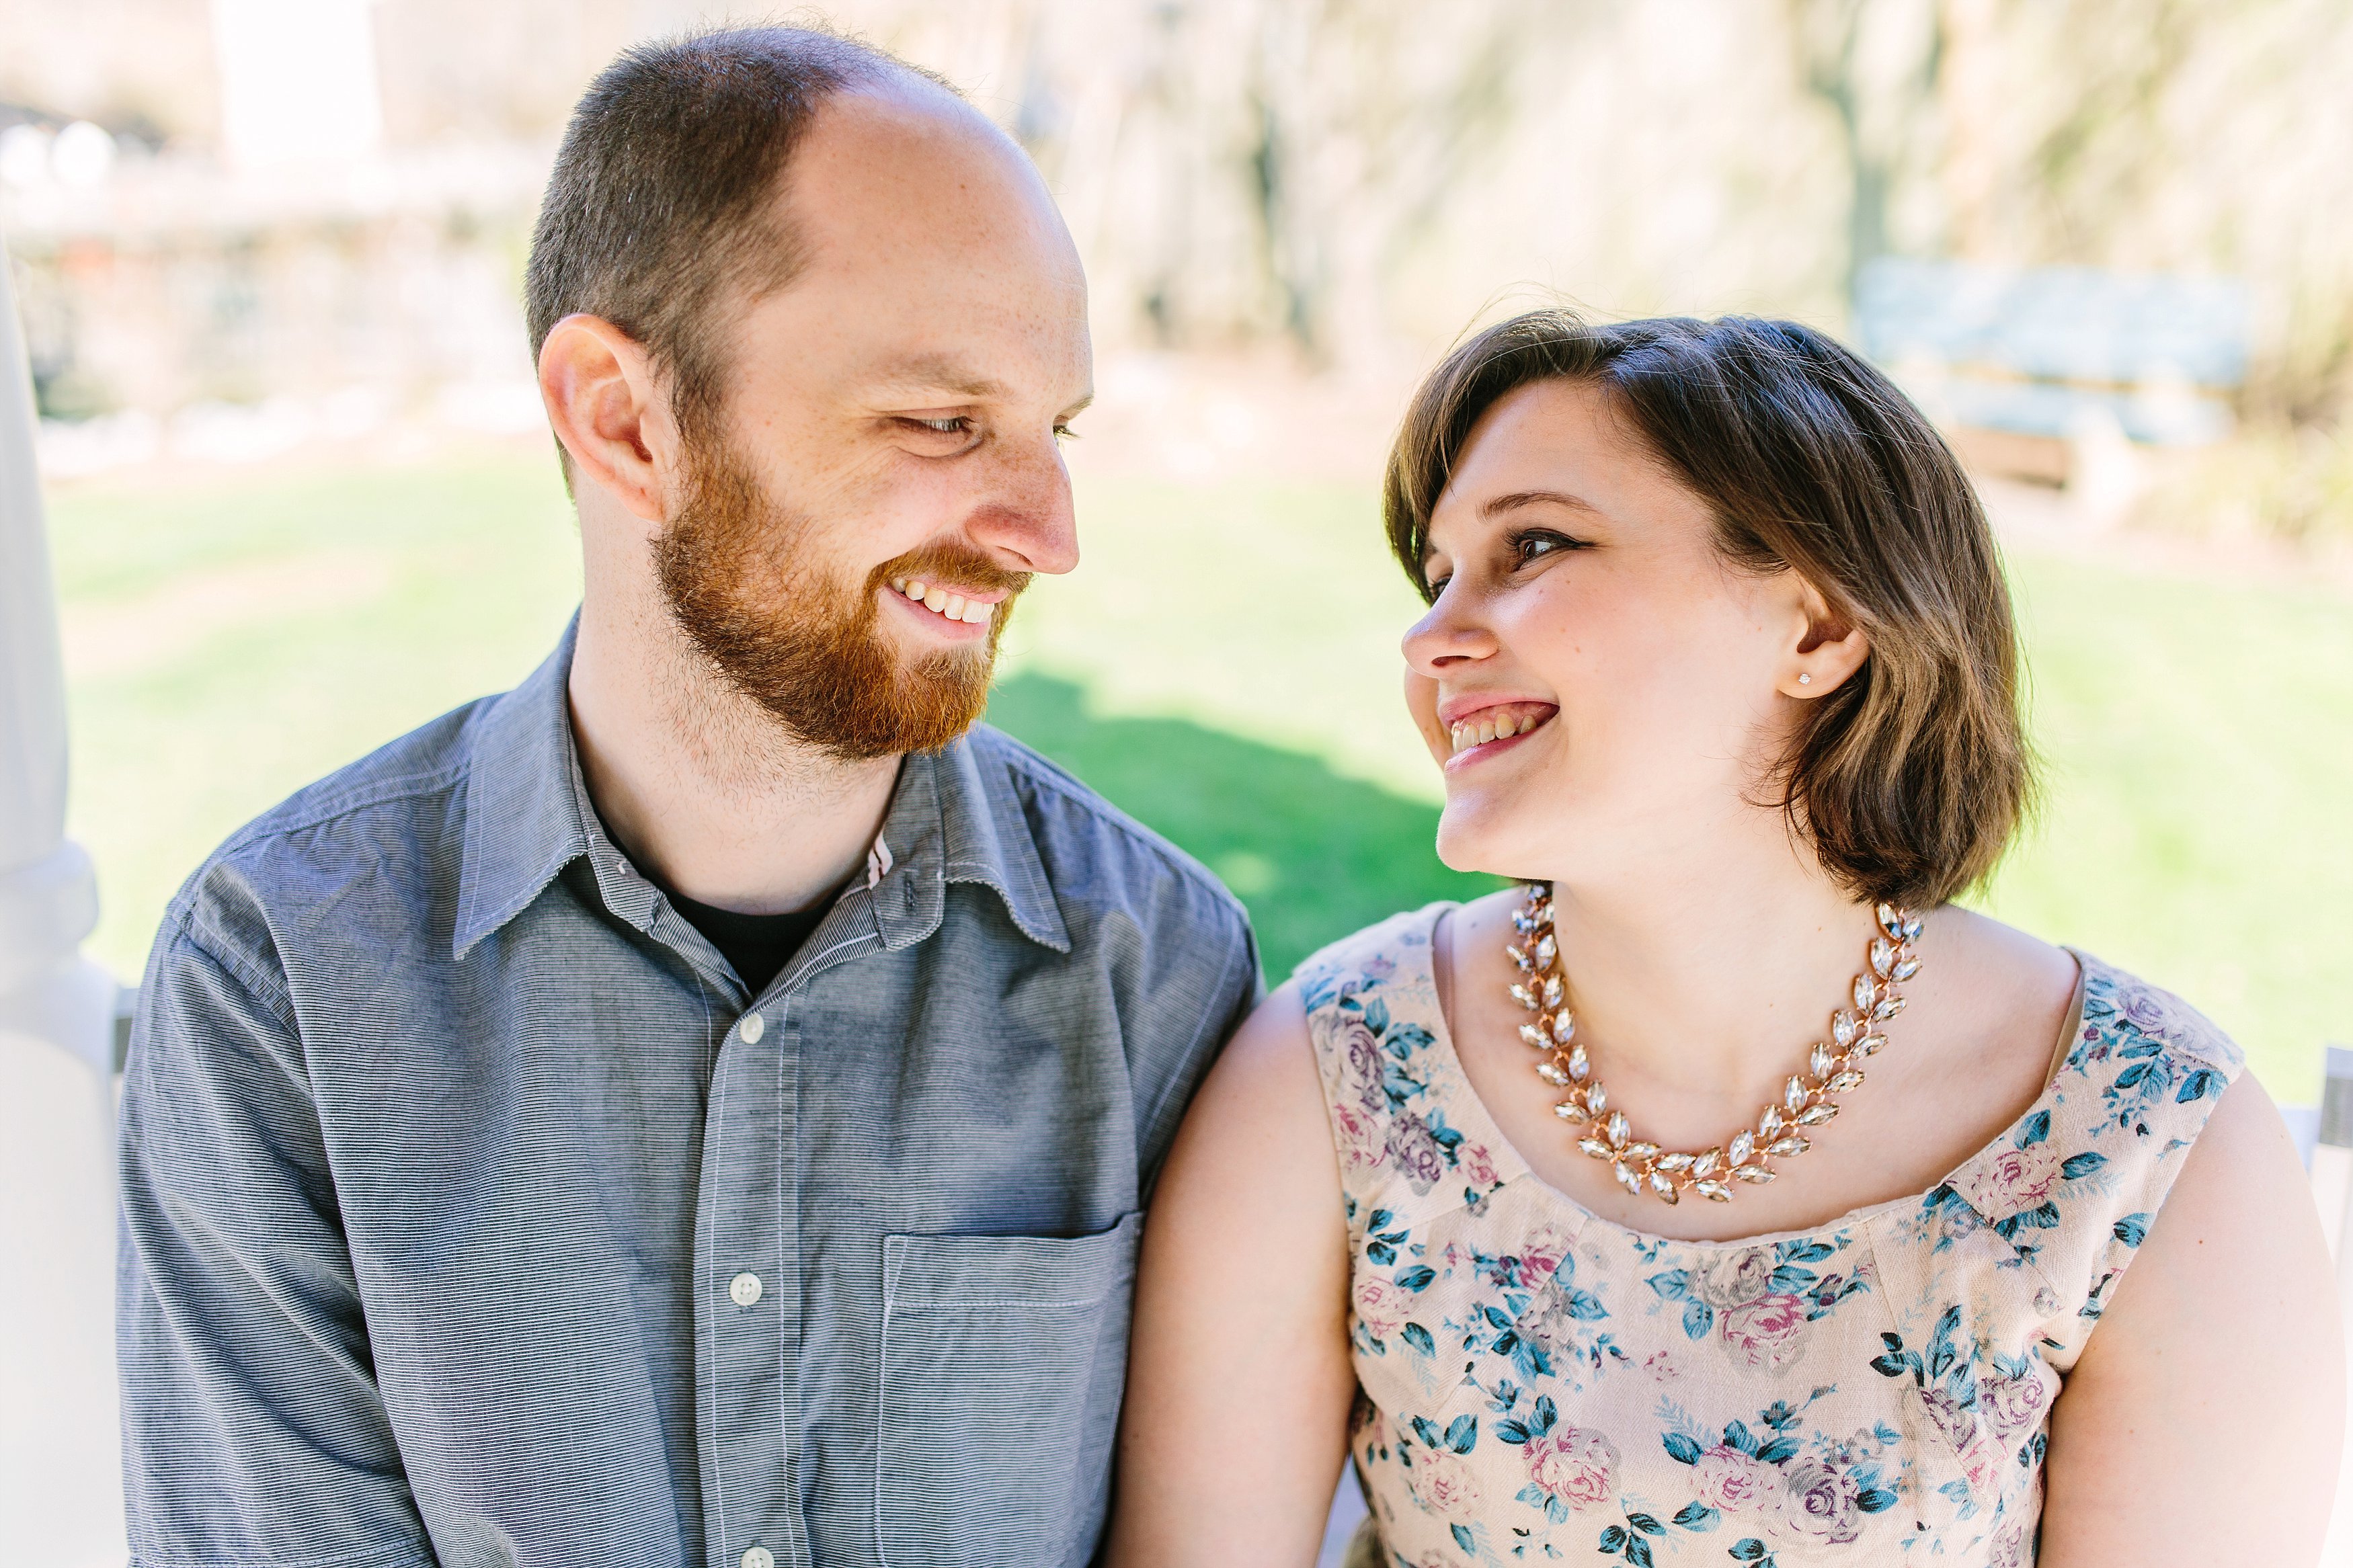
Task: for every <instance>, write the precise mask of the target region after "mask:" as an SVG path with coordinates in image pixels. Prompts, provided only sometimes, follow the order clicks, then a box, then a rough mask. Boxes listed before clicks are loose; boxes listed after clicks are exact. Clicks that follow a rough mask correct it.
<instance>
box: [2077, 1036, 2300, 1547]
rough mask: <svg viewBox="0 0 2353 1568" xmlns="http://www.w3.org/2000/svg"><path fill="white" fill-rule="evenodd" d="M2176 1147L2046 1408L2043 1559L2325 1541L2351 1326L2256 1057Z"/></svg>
mask: <svg viewBox="0 0 2353 1568" xmlns="http://www.w3.org/2000/svg"><path fill="white" fill-rule="evenodd" d="M2187 1160H2188V1163H2186V1164H2185V1165H2184V1166H2183V1167H2182V1171H2181V1174H2180V1175H2179V1177H2178V1178H2176V1180H2175V1182H2174V1184H2173V1190H2172V1192H2171V1194H2169V1195H2168V1197H2167V1199H2166V1201H2165V1205H2164V1206H2163V1207H2162V1208H2160V1209H2159V1210H2158V1215H2157V1220H2156V1223H2155V1224H2154V1225H2153V1226H2151V1227H2150V1229H2149V1233H2148V1238H2147V1240H2146V1241H2145V1242H2143V1243H2142V1244H2141V1247H2140V1255H2139V1257H2138V1258H2136V1259H2135V1260H2134V1262H2133V1266H2132V1268H2130V1269H2129V1270H2127V1271H2126V1274H2125V1276H2124V1278H2123V1279H2121V1280H2119V1281H2118V1282H2117V1285H2116V1296H2115V1298H2114V1299H2113V1300H2111V1301H2110V1302H2109V1304H2108V1308H2107V1312H2106V1315H2105V1317H2104V1318H2102V1320H2101V1321H2100V1326H2099V1328H2098V1330H2097V1331H2095V1332H2094V1334H2093V1335H2092V1338H2091V1342H2090V1343H2089V1344H2087V1345H2086V1346H2085V1347H2084V1354H2083V1358H2082V1359H2081V1360H2080V1361H2078V1362H2077V1363H2076V1364H2075V1370H2074V1371H2073V1373H2071V1374H2070V1375H2069V1377H2068V1379H2067V1385H2066V1388H2065V1390H2064V1392H2063V1393H2062V1394H2060V1396H2059V1400H2058V1403H2057V1405H2054V1406H2053V1408H2052V1415H2051V1451H2050V1455H2049V1458H2048V1468H2047V1469H2046V1470H2045V1472H2044V1478H2043V1479H2044V1485H2045V1492H2044V1502H2043V1512H2042V1555H2041V1557H2040V1559H2039V1561H2040V1562H2041V1563H2042V1565H2043V1568H2093V1565H2094V1564H2107V1563H2136V1564H2147V1565H2149V1568H2163V1565H2166V1564H2174V1563H2179V1564H2181V1565H2183V1568H2189V1565H2190V1564H2197V1565H2198V1568H2205V1565H2206V1564H2208V1563H2265V1564H2275V1565H2276V1568H2303V1565H2306V1564H2309V1563H2313V1562H2315V1561H2316V1560H2317V1558H2318V1557H2319V1554H2320V1541H2321V1535H2322V1532H2323V1531H2325V1530H2326V1529H2327V1523H2328V1505H2329V1497H2330V1494H2331V1493H2332V1492H2333V1491H2334V1490H2335V1489H2336V1485H2337V1449H2338V1446H2339V1445H2340V1444H2341V1442H2342V1441H2343V1438H2344V1418H2345V1411H2344V1399H2345V1345H2344V1338H2343V1330H2342V1329H2341V1327H2340V1326H2339V1322H2338V1318H2337V1290H2336V1284H2335V1281H2334V1280H2333V1279H2331V1277H2330V1272H2329V1268H2328V1257H2327V1249H2326V1248H2325V1247H2324V1246H2323V1245H2322V1242H2321V1237H2320V1226H2319V1224H2318V1222H2317V1220H2316V1216H2315V1214H2314V1211H2313V1206H2312V1198H2311V1195H2310V1189H2309V1188H2308V1187H2307V1186H2306V1182H2305V1176H2304V1172H2303V1170H2302V1169H2301V1167H2299V1166H2298V1164H2297V1163H2296V1157H2295V1145H2294V1143H2293V1142H2291V1141H2290V1140H2289V1137H2288V1133H2287V1128H2286V1126H2285V1125H2284V1123H2283V1122H2282V1121H2281V1120H2280V1114H2279V1111H2278V1110H2276V1109H2274V1106H2273V1105H2272V1102H2271V1100H2270V1099H2269V1098H2268V1097H2267V1096H2266V1095H2265V1094H2264V1093H2263V1086H2262V1085H2260V1084H2258V1083H2257V1082H2255V1080H2254V1079H2253V1077H2251V1076H2242V1077H2241V1078H2240V1079H2239V1080H2238V1081H2237V1082H2236V1083H2234V1084H2232V1087H2231V1088H2230V1089H2229V1090H2228V1091H2226V1092H2225V1093H2224V1094H2223V1096H2222V1100H2221V1104H2220V1105H2218V1106H2216V1107H2215V1109H2214V1112H2213V1115H2212V1118H2211V1120H2210V1121H2208V1123H2207V1125H2206V1130H2205V1131H2204V1132H2203V1133H2202V1134H2201V1135H2200V1138H2199V1140H2198V1142H2197V1143H2196V1144H2195V1145H2194V1146H2192V1148H2191V1149H2190V1151H2189V1155H2188V1157H2187Z"/></svg>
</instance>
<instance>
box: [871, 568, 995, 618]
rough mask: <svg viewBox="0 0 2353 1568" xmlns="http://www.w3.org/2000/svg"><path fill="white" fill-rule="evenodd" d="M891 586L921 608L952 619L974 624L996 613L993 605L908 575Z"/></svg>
mask: <svg viewBox="0 0 2353 1568" xmlns="http://www.w3.org/2000/svg"><path fill="white" fill-rule="evenodd" d="M891 586H892V589H893V590H895V591H896V592H898V593H902V594H904V595H907V597H908V598H910V599H913V601H914V602H915V603H916V604H919V605H923V608H925V609H927V610H930V611H932V612H933V613H934V614H935V615H942V616H946V617H947V618H948V619H950V620H952V621H964V622H966V623H968V624H970V625H972V626H979V625H981V624H983V623H984V622H986V621H987V619H988V618H989V616H993V615H995V614H996V613H997V606H996V605H989V604H983V603H982V602H981V601H980V600H978V599H966V598H965V596H964V595H962V594H951V593H949V592H948V591H947V590H946V589H944V588H943V587H941V586H940V585H939V584H936V583H929V584H927V583H925V582H923V580H922V579H920V578H915V577H910V578H907V579H906V580H905V581H903V582H898V583H893V584H891Z"/></svg>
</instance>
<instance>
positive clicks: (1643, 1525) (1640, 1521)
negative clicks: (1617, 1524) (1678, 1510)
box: [1626, 1513, 1667, 1535]
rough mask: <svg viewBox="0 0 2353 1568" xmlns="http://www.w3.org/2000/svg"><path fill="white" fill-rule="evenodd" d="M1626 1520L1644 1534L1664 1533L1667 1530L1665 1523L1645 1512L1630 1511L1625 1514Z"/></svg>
mask: <svg viewBox="0 0 2353 1568" xmlns="http://www.w3.org/2000/svg"><path fill="white" fill-rule="evenodd" d="M1626 1522H1627V1523H1629V1524H1630V1525H1632V1526H1633V1527H1634V1528H1635V1529H1637V1530H1639V1531H1641V1532H1642V1533H1643V1534H1645V1535H1664V1534H1665V1533H1666V1532H1667V1527H1666V1526H1665V1525H1663V1524H1661V1523H1660V1522H1659V1521H1657V1520H1655V1519H1652V1518H1651V1516H1650V1515H1649V1514H1647V1513H1630V1514H1628V1515H1627V1516H1626Z"/></svg>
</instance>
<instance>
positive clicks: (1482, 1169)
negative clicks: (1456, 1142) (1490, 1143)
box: [1462, 1143, 1495, 1187]
mask: <svg viewBox="0 0 2353 1568" xmlns="http://www.w3.org/2000/svg"><path fill="white" fill-rule="evenodd" d="M1462 1174H1463V1175H1464V1176H1465V1177H1466V1178H1468V1179H1469V1181H1470V1183H1471V1184H1472V1186H1474V1187H1492V1186H1493V1185H1494V1184H1495V1162H1494V1160H1493V1157H1492V1156H1490V1155H1489V1154H1488V1152H1487V1146H1486V1145H1485V1144H1483V1143H1466V1144H1464V1145H1463V1148H1462Z"/></svg>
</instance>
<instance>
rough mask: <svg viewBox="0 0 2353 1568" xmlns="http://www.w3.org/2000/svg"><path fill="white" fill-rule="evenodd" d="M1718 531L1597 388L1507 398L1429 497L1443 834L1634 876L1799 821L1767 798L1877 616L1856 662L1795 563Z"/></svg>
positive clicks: (1410, 698) (1459, 854)
mask: <svg viewBox="0 0 2353 1568" xmlns="http://www.w3.org/2000/svg"><path fill="white" fill-rule="evenodd" d="M1714 533H1715V526H1714V522H1713V521H1712V520H1711V518H1710V516H1709V513H1708V510H1707V507H1706V505H1705V503H1704V502H1703V501H1702V500H1700V499H1699V498H1698V497H1697V496H1696V495H1694V494H1693V493H1692V492H1691V491H1690V490H1688V489H1684V488H1683V486H1682V485H1681V484H1680V483H1679V482H1678V481H1677V480H1676V479H1673V478H1672V477H1671V476H1670V475H1669V473H1668V472H1667V470H1666V468H1665V467H1664V465H1662V463H1660V462H1659V461H1658V460H1657V459H1656V458H1653V457H1652V456H1651V454H1650V452H1649V450H1648V448H1647V447H1645V446H1644V445H1643V444H1642V442H1641V438H1640V437H1638V436H1636V435H1634V434H1633V433H1632V431H1630V429H1628V428H1626V427H1625V426H1624V425H1623V424H1622V422H1621V421H1620V418H1619V417H1618V416H1616V415H1615V414H1614V412H1613V411H1612V409H1611V408H1610V406H1609V402H1608V400H1607V397H1606V395H1604V394H1603V393H1601V392H1600V391H1599V390H1598V389H1596V388H1594V387H1592V386H1589V385H1586V384H1578V383H1571V382H1562V381H1549V382H1540V383H1536V384H1532V385H1529V386H1525V387H1522V388H1520V389H1519V390H1517V391H1515V392H1514V393H1512V394H1511V395H1508V396H1506V397H1504V399H1502V400H1501V401H1499V402H1498V403H1497V404H1496V405H1494V406H1493V408H1491V409H1490V410H1488V412H1487V414H1486V415H1485V416H1484V417H1482V419H1481V420H1480V422H1479V424H1478V426H1476V427H1475V428H1474V429H1473V430H1472V435H1471V439H1470V441H1469V442H1468V444H1467V446H1466V449H1465V451H1464V453H1463V456H1462V458H1461V462H1460V463H1459V464H1458V465H1457V467H1456V470H1455V474H1454V478H1453V479H1452V481H1451V483H1450V484H1449V485H1448V486H1447V489H1446V491H1445V493H1444V494H1443V495H1442V496H1440V498H1439V502H1438V506H1437V509H1436V510H1435V512H1434V513H1433V515H1432V517H1431V520H1430V551H1429V555H1428V558H1427V560H1426V562H1425V563H1424V571H1425V574H1426V576H1427V580H1428V581H1429V582H1430V583H1431V584H1433V585H1436V586H1438V587H1439V589H1440V592H1439V595H1438V600H1437V603H1435V604H1434V605H1431V606H1430V613H1429V614H1428V615H1426V616H1423V617H1422V618H1421V620H1420V621H1419V622H1418V623H1417V624H1416V625H1415V626H1413V628H1412V629H1411V630H1410V631H1409V632H1408V633H1407V634H1406V637H1405V655H1406V660H1407V664H1408V667H1409V668H1408V672H1407V676H1406V700H1407V703H1408V705H1409V707H1410V708H1411V710H1412V711H1413V716H1414V721H1415V723H1416V724H1417V725H1418V726H1419V729H1420V731H1421V732H1422V737H1423V739H1424V740H1425V741H1426V742H1428V743H1429V746H1430V754H1431V755H1432V756H1433V757H1435V758H1436V759H1437V761H1438V763H1439V764H1440V767H1442V768H1443V769H1444V770H1445V775H1446V811H1445V815H1444V816H1443V817H1442V818H1441V819H1440V824H1439V829H1438V853H1439V857H1440V858H1441V859H1443V860H1444V861H1445V862H1446V863H1447V864H1448V865H1450V866H1452V867H1455V868H1460V869H1464V870H1484V871H1493V872H1497V873H1500V874H1502V875H1504V876H1510V877H1521V878H1547V879H1559V880H1562V881H1566V882H1568V883H1571V884H1576V883H1577V882H1579V881H1583V880H1599V881H1607V882H1616V881H1620V880H1621V879H1624V878H1626V877H1628V876H1635V877H1640V876H1642V875H1644V874H1646V873H1650V872H1652V871H1663V870H1664V869H1665V868H1668V867H1669V866H1672V865H1674V864H1678V863H1684V864H1688V863H1689V862H1690V859H1691V857H1692V856H1693V855H1694V852H1698V853H1700V854H1702V855H1704V854H1705V853H1706V846H1707V845H1709V844H1710V843H1711V842H1719V841H1720V839H1719V836H1720V835H1723V834H1725V833H1727V832H1730V833H1737V834H1741V835H1754V834H1756V833H1757V831H1758V830H1759V828H1760V827H1765V828H1769V829H1771V830H1772V831H1776V832H1778V831H1779V820H1778V812H1777V811H1775V810H1774V808H1772V807H1771V806H1769V805H1766V806H1759V805H1755V804H1752V803H1753V802H1755V801H1757V800H1759V799H1764V798H1767V787H1768V786H1767V782H1766V781H1767V772H1768V770H1769V765H1770V763H1773V762H1774V761H1775V760H1777V759H1778V757H1779V756H1781V755H1782V749H1783V748H1784V747H1785V746H1786V745H1787V744H1788V742H1789V741H1790V740H1791V738H1792V735H1793V732H1794V730H1795V726H1796V723H1797V721H1798V719H1799V715H1800V712H1801V709H1800V707H1799V703H1800V702H1801V701H1802V700H1808V699H1810V698H1811V697H1813V696H1815V695H1818V694H1819V693H1820V692H1822V691H1825V690H1827V689H1830V688H1831V686H1833V685H1835V684H1836V683H1837V681H1838V679H1841V678H1842V677H1843V676H1844V675H1845V674H1847V673H1850V672H1851V671H1852V668H1853V664H1854V663H1858V662H1860V659H1861V657H1862V653H1861V641H1862V639H1861V638H1860V637H1847V638H1845V643H1851V644H1852V645H1853V658H1852V662H1850V661H1849V660H1848V659H1847V658H1844V657H1842V648H1843V647H1844V646H1845V643H1841V642H1839V641H1836V640H1826V638H1828V639H1836V638H1839V637H1841V634H1842V633H1844V631H1845V628H1843V627H1835V626H1832V627H1825V626H1823V625H1822V624H1821V623H1822V621H1823V620H1824V619H1826V616H1824V615H1823V613H1822V611H1821V605H1820V598H1819V597H1818V596H1817V595H1814V594H1813V593H1812V592H1811V591H1810V589H1809V588H1808V587H1807V585H1806V584H1804V583H1803V581H1802V580H1801V579H1799V577H1798V576H1797V574H1794V573H1791V572H1787V571H1784V572H1778V573H1774V574H1769V575H1760V574H1756V573H1752V572H1747V571H1744V570H1742V569H1740V568H1738V567H1736V566H1735V565H1733V564H1731V563H1728V562H1726V561H1725V560H1724V559H1723V558H1722V557H1721V556H1720V555H1719V554H1718V552H1717V551H1716V549H1715V542H1714ZM1801 672H1804V673H1810V676H1811V679H1810V681H1809V682H1808V683H1806V684H1804V685H1800V684H1799V680H1798V677H1799V674H1800V673H1801Z"/></svg>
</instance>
